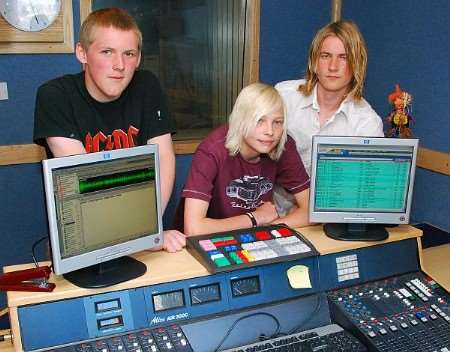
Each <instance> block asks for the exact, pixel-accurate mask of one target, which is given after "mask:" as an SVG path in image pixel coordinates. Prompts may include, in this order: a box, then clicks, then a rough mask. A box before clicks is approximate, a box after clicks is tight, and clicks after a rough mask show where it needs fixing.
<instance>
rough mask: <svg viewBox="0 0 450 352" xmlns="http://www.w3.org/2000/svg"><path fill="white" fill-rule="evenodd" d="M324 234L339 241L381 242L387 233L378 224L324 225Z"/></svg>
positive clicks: (387, 235) (386, 236)
mask: <svg viewBox="0 0 450 352" xmlns="http://www.w3.org/2000/svg"><path fill="white" fill-rule="evenodd" d="M323 229H324V231H325V234H326V235H327V236H328V237H330V238H333V239H335V240H339V241H382V240H385V239H386V238H388V237H389V233H388V232H387V231H386V229H385V228H384V225H380V224H340V223H336V224H324V226H323Z"/></svg>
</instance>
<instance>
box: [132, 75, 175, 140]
mask: <svg viewBox="0 0 450 352" xmlns="http://www.w3.org/2000/svg"><path fill="white" fill-rule="evenodd" d="M136 76H138V77H139V79H138V80H137V84H138V85H139V89H142V91H143V92H145V93H144V95H145V97H144V99H143V100H144V101H143V103H144V111H145V115H146V116H145V118H144V126H143V131H144V133H145V136H146V138H147V140H148V139H150V138H153V137H157V136H161V135H164V134H167V133H171V134H173V133H175V132H176V127H175V122H174V120H173V119H172V117H171V114H170V112H169V109H168V107H167V98H166V96H165V94H164V92H163V91H162V89H161V85H160V82H159V80H158V78H157V77H156V76H155V75H154V74H153V73H152V72H150V71H137V72H136Z"/></svg>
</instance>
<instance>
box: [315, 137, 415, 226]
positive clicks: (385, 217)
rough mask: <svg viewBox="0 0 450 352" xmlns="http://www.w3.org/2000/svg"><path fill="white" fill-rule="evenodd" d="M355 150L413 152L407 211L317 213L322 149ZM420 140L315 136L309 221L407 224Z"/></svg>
mask: <svg viewBox="0 0 450 352" xmlns="http://www.w3.org/2000/svg"><path fill="white" fill-rule="evenodd" d="M323 144H337V145H343V146H344V145H352V146H353V145H354V146H367V145H371V146H408V147H412V148H413V155H412V163H411V169H410V177H409V184H408V191H407V200H406V208H405V209H404V211H402V212H385V211H376V212H370V211H367V212H366V211H364V212H353V211H339V212H336V211H324V210H316V209H315V189H316V181H317V180H316V178H317V177H316V175H317V156H318V149H319V146H320V145H323ZM418 147H419V140H418V139H414V138H408V139H400V138H386V137H355V136H320V135H317V136H313V138H312V151H311V184H310V197H309V220H310V222H312V223H354V224H408V223H409V221H410V212H411V204H412V198H413V190H414V179H415V171H416V160H417V150H418Z"/></svg>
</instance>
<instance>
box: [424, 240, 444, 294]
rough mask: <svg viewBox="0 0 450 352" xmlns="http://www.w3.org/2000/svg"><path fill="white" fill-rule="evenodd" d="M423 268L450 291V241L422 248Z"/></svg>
mask: <svg viewBox="0 0 450 352" xmlns="http://www.w3.org/2000/svg"><path fill="white" fill-rule="evenodd" d="M422 270H423V271H424V272H425V273H426V274H427V275H429V276H431V277H432V278H433V279H434V280H436V281H437V282H438V283H439V284H440V285H441V286H442V287H444V288H445V289H446V290H447V291H448V292H450V243H448V244H443V245H440V246H436V247H430V248H426V249H424V250H422Z"/></svg>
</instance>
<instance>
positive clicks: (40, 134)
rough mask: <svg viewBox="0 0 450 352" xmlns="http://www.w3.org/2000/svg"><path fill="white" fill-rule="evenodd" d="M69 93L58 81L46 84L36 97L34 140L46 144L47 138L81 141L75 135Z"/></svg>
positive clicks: (75, 129)
mask: <svg viewBox="0 0 450 352" xmlns="http://www.w3.org/2000/svg"><path fill="white" fill-rule="evenodd" d="M69 94H70V93H69V92H67V91H66V90H65V89H64V87H63V86H62V85H61V84H59V83H58V82H57V81H55V80H54V81H50V82H47V83H44V84H43V85H42V86H40V87H39V89H38V91H37V95H36V104H35V110H34V133H33V139H34V141H35V142H36V143H38V144H45V138H47V137H68V138H75V139H79V140H81V138H82V137H81V136H78V135H75V134H76V131H77V128H76V126H75V122H74V120H73V112H72V105H71V103H70V100H69Z"/></svg>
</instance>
